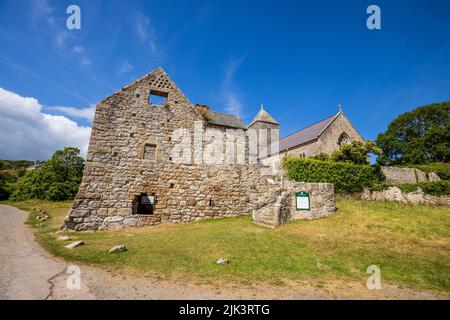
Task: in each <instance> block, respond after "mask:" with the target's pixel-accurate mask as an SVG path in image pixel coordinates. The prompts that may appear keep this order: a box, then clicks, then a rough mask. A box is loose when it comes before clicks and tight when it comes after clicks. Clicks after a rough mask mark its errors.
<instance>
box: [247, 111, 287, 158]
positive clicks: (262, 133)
mask: <svg viewBox="0 0 450 320" xmlns="http://www.w3.org/2000/svg"><path fill="white" fill-rule="evenodd" d="M248 128H249V129H253V130H255V132H256V136H257V140H256V141H257V150H255V151H257V154H258V158H259V160H264V158H267V157H268V156H270V155H272V154H278V141H279V140H280V124H279V123H278V122H277V121H276V120H275V119H274V118H272V116H271V115H270V114H269V113H268V112H267V111H266V110H264V106H263V105H261V109H260V110H259V112H258V114H257V115H256V116H255V118H254V119H253V121H252V122H251V124H250V125H249V126H248Z"/></svg>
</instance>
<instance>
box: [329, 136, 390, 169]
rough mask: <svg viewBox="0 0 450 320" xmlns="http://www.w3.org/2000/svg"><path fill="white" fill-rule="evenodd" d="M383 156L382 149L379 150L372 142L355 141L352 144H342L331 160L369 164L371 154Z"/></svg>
mask: <svg viewBox="0 0 450 320" xmlns="http://www.w3.org/2000/svg"><path fill="white" fill-rule="evenodd" d="M371 153H372V154H376V155H379V154H381V149H380V148H378V147H377V146H376V145H375V143H373V142H372V141H367V142H366V143H362V142H359V141H353V142H352V143H350V144H342V145H340V147H339V150H337V151H335V152H333V153H332V154H331V157H330V158H331V160H333V161H336V162H350V163H354V164H368V163H369V162H370V160H369V154H371Z"/></svg>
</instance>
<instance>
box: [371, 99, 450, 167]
mask: <svg viewBox="0 0 450 320" xmlns="http://www.w3.org/2000/svg"><path fill="white" fill-rule="evenodd" d="M376 144H377V145H378V146H379V147H380V148H381V149H382V150H383V154H382V155H381V156H380V157H379V158H378V159H377V161H378V162H379V163H380V164H384V165H392V164H427V163H434V162H446V163H448V162H450V102H443V103H434V104H430V105H426V106H422V107H418V108H416V109H414V110H412V111H410V112H406V113H404V114H401V115H400V116H398V117H397V118H395V119H394V120H393V121H392V122H391V123H390V124H389V126H388V129H387V131H386V132H384V133H381V134H379V135H378V137H377V140H376Z"/></svg>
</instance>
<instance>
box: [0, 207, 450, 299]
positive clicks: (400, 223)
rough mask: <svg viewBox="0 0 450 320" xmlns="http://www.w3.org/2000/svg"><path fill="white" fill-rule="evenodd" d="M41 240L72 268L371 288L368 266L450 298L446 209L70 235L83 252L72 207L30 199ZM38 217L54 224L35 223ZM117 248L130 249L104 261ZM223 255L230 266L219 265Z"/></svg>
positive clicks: (359, 210)
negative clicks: (70, 229)
mask: <svg viewBox="0 0 450 320" xmlns="http://www.w3.org/2000/svg"><path fill="white" fill-rule="evenodd" d="M2 203H4V204H12V205H15V206H17V207H19V208H21V209H24V210H28V211H30V212H31V215H30V217H29V219H28V223H29V224H30V225H31V226H32V227H33V229H34V231H35V233H36V236H37V240H38V241H39V242H40V243H42V244H43V245H44V246H45V247H46V248H47V249H48V250H49V251H50V252H52V253H53V254H55V255H56V256H60V257H63V258H65V259H67V260H69V261H77V262H82V263H88V264H94V265H103V266H108V267H117V268H121V269H127V270H132V271H137V272H140V273H149V274H152V275H154V276H159V277H164V278H166V277H168V278H170V277H183V278H186V279H191V280H195V281H206V282H224V281H232V282H240V283H246V284H250V283H257V282H265V283H273V284H282V283H283V282H285V281H290V280H294V281H303V280H304V281H308V282H311V283H313V284H315V285H318V286H319V285H320V284H321V283H323V282H326V281H328V280H333V279H344V280H345V279H349V280H352V281H358V282H363V283H365V281H366V279H367V276H368V275H367V274H366V269H367V267H368V266H369V265H372V264H375V265H378V266H379V267H380V268H381V275H382V280H383V281H388V282H390V283H394V284H403V285H406V286H409V287H412V288H417V289H430V290H436V291H439V292H444V293H447V294H448V293H450V210H449V208H445V207H430V206H412V205H404V204H399V203H388V202H376V201H371V202H369V201H357V200H352V199H344V198H339V199H338V201H337V206H338V212H337V214H336V215H334V216H332V217H330V218H326V219H321V220H316V221H294V222H289V223H287V224H285V225H283V226H281V227H279V228H277V229H266V228H264V227H260V226H257V225H255V224H253V223H252V221H251V217H250V216H243V217H238V218H227V219H220V220H210V221H202V222H196V223H190V224H176V225H160V226H156V227H151V228H144V229H125V230H120V231H114V232H113V231H102V232H85V233H68V235H69V236H70V237H71V238H72V239H73V240H84V242H85V244H86V245H85V246H82V247H79V248H76V249H75V250H72V251H71V250H67V249H65V248H64V245H66V244H67V243H63V242H59V241H56V240H55V236H53V235H50V233H52V232H55V231H57V230H58V227H59V226H60V225H61V223H62V221H63V219H64V216H65V214H66V213H67V211H68V208H69V206H70V203H69V202H45V201H25V202H19V203H5V202H2ZM39 210H45V211H46V213H47V214H48V215H49V216H50V217H51V218H50V219H49V220H48V221H46V222H44V223H43V225H41V226H37V225H38V224H39V223H41V222H40V221H38V220H36V215H37V213H38V212H39ZM117 244H125V245H126V246H127V248H128V251H126V252H124V253H120V254H108V253H107V251H108V249H110V248H111V247H112V246H114V245H117ZM220 257H225V258H228V259H230V260H231V263H230V264H229V265H225V266H220V265H216V264H215V261H216V260H217V259H218V258H220Z"/></svg>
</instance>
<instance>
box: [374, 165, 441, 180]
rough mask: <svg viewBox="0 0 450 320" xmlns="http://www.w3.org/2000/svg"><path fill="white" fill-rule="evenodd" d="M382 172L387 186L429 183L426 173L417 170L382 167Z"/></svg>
mask: <svg viewBox="0 0 450 320" xmlns="http://www.w3.org/2000/svg"><path fill="white" fill-rule="evenodd" d="M381 172H382V173H383V175H384V177H385V179H386V180H385V182H386V183H387V184H402V183H420V182H427V181H428V179H427V175H426V174H425V172H423V171H422V170H419V169H416V168H399V167H381ZM436 176H437V175H436ZM430 180H431V179H430ZM431 181H436V180H431Z"/></svg>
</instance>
